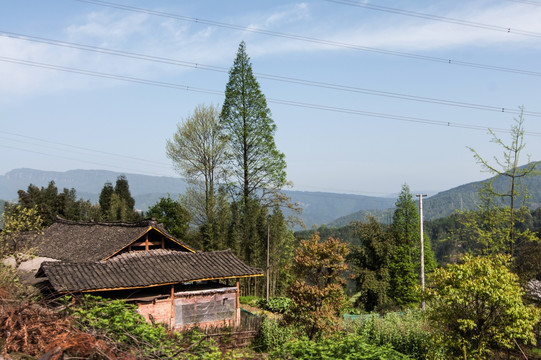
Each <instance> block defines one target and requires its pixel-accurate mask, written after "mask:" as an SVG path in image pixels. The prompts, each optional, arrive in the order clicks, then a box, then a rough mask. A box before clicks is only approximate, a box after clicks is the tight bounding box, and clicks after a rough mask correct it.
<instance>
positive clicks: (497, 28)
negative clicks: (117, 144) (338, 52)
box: [326, 0, 541, 38]
mask: <svg viewBox="0 0 541 360" xmlns="http://www.w3.org/2000/svg"><path fill="white" fill-rule="evenodd" d="M326 1H328V2H332V3H336V4H342V5H349V6H355V7H362V8H365V9H370V10H377V11H383V12H387V13H392V14H399V15H405V16H412V17H417V18H421V19H427V20H434V21H440V22H446V23H450V24H456V25H463V26H469V27H474V28H478V29H485V30H493V31H498V32H505V33H508V34H518V35H524V36H532V37H538V38H541V33H538V32H533V31H526V30H519V29H514V28H513V29H512V28H511V27H506V26H497V25H489V24H483V23H478V22H473V21H467V20H460V19H454V18H449V17H444V16H438V15H431V14H424V13H419V12H415V11H409V10H402V9H397V8H391V7H388V6H381V5H373V4H368V3H362V2H358V1H352V0H326Z"/></svg>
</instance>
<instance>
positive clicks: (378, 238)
mask: <svg viewBox="0 0 541 360" xmlns="http://www.w3.org/2000/svg"><path fill="white" fill-rule="evenodd" d="M355 233H356V234H357V235H358V237H359V239H360V245H350V248H351V252H350V253H349V255H348V263H349V264H350V270H351V272H352V274H353V276H354V277H355V283H356V291H357V296H356V297H357V299H358V300H357V302H358V305H360V306H361V307H362V308H363V309H364V310H366V311H373V310H375V309H376V308H378V307H382V306H384V305H385V304H387V303H388V299H387V294H388V292H389V280H390V275H389V265H390V262H391V256H392V254H393V249H394V246H393V237H392V235H391V233H390V231H389V228H388V227H384V226H383V225H381V224H380V223H379V222H377V221H376V219H375V218H373V217H369V218H368V221H367V222H366V223H356V229H355Z"/></svg>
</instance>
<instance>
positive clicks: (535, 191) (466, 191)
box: [328, 164, 541, 227]
mask: <svg viewBox="0 0 541 360" xmlns="http://www.w3.org/2000/svg"><path fill="white" fill-rule="evenodd" d="M526 166H527V165H524V166H521V168H524V167H526ZM537 170H540V173H539V174H537V175H535V176H531V177H526V178H525V179H523V180H522V184H523V185H524V186H525V187H526V188H527V189H528V193H529V196H530V198H529V199H527V201H526V205H527V206H528V207H530V208H531V209H536V208H538V207H539V206H540V205H541V164H537ZM489 179H493V180H494V181H493V183H492V185H493V187H494V190H495V191H497V192H501V193H503V192H505V191H506V190H508V189H509V184H510V179H509V178H508V177H505V176H496V177H492V178H489ZM489 179H487V180H489ZM487 180H482V181H476V182H471V183H468V184H464V185H460V186H457V187H454V188H452V189H449V190H445V191H442V192H439V193H437V194H436V195H434V196H431V197H428V198H426V199H424V200H423V218H424V220H433V219H438V218H442V217H446V216H449V215H451V214H453V213H455V212H456V211H457V210H464V211H466V210H475V209H477V207H478V206H479V197H478V195H477V192H478V190H479V188H480V187H481V185H482V184H483V183H484V182H486V181H487ZM519 200H522V199H519ZM393 205H394V204H393ZM393 208H394V206H392V207H391V208H390V209H385V210H377V209H374V210H371V211H366V210H359V211H356V212H355V213H352V214H348V215H346V216H343V217H339V218H337V219H335V220H334V221H332V222H331V223H329V224H328V225H329V226H333V227H340V226H344V225H347V224H349V223H350V222H351V221H355V220H361V221H363V220H364V219H365V218H366V216H367V215H370V216H373V217H375V218H376V219H377V220H378V221H380V222H382V223H386V224H387V223H390V222H391V219H392V211H393Z"/></svg>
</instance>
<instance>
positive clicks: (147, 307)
mask: <svg viewBox="0 0 541 360" xmlns="http://www.w3.org/2000/svg"><path fill="white" fill-rule="evenodd" d="M137 311H138V312H139V314H141V315H143V316H144V318H145V319H146V320H147V321H149V322H150V315H152V317H153V319H154V322H155V323H162V324H165V325H167V326H170V325H171V299H162V300H156V301H153V302H140V303H137Z"/></svg>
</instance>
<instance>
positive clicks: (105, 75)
mask: <svg viewBox="0 0 541 360" xmlns="http://www.w3.org/2000/svg"><path fill="white" fill-rule="evenodd" d="M0 61H6V62H10V63H15V64H21V65H27V66H35V67H40V68H45V69H51V70H58V71H65V72H69V73H76V74H81V75H87V76H94V77H100V78H106V79H114V80H120V81H125V82H133V83H138V84H145V85H154V86H160V87H166V88H172V89H177V90H186V91H194V92H201V93H206V94H213V95H221V96H223V95H224V92H223V91H216V90H210V89H204V88H199V87H192V86H187V85H180V84H174V83H166V82H163V81H155V80H148V79H141V78H135V77H131V76H122V75H115V74H108V73H102V72H96V71H89V70H83V69H76V68H68V67H63V66H58V65H51V64H44V63H38V62H33V61H28V60H19V59H13V58H7V57H0ZM267 100H268V102H272V103H277V104H282V105H289V106H296V107H303V108H309V109H317V110H325V111H331V112H339V113H345V114H353V115H361V116H367V117H378V118H385V119H392V120H399V121H406V122H415V123H421V124H430V125H439V126H447V127H455V128H462V129H471V130H483V131H486V130H488V129H489V128H490V129H492V130H493V131H496V132H506V133H509V132H510V131H509V130H508V129H501V128H493V127H487V126H480V125H472V124H462V123H456V122H449V121H441V120H430V119H423V118H417V117H408V116H402V115H392V114H385V113H378V112H368V111H361V110H355V109H347V108H340V107H334V106H325V105H319V104H310V103H303V102H296V101H290V100H283V99H273V98H267ZM525 134H526V135H529V136H541V133H534V132H526V133H525Z"/></svg>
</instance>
